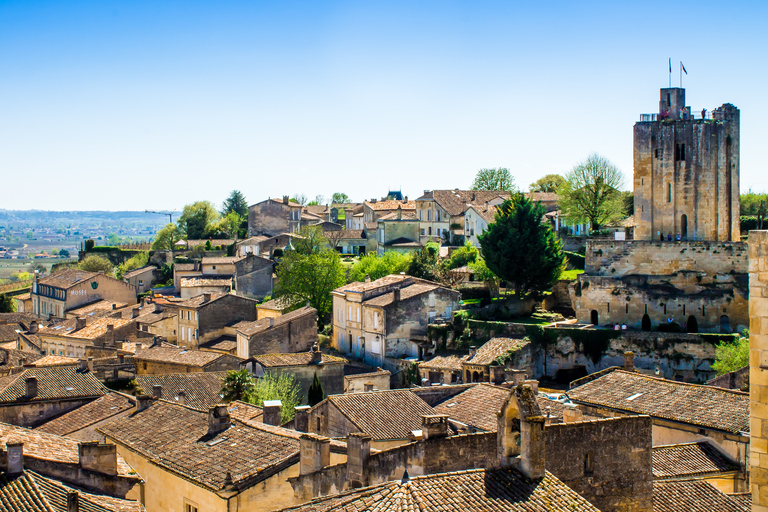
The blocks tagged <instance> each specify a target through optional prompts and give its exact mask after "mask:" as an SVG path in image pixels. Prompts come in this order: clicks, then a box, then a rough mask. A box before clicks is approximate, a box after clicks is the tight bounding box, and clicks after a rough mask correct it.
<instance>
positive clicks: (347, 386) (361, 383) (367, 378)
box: [328, 370, 392, 394]
mask: <svg viewBox="0 0 768 512" xmlns="http://www.w3.org/2000/svg"><path fill="white" fill-rule="evenodd" d="M391 375H392V374H391V373H390V372H389V371H387V370H380V371H377V372H373V373H358V374H355V375H345V376H344V393H361V392H363V391H365V386H366V385H367V384H371V385H372V386H373V389H375V390H378V391H383V390H386V389H389V388H390V386H389V378H390V376H391ZM328 394H330V393H328Z"/></svg>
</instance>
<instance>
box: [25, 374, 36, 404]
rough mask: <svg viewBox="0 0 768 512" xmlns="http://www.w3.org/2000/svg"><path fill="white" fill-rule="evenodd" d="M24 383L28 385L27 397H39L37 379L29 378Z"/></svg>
mask: <svg viewBox="0 0 768 512" xmlns="http://www.w3.org/2000/svg"><path fill="white" fill-rule="evenodd" d="M24 382H25V384H26V397H27V398H28V399H32V398H35V397H36V396H37V379H36V378H35V377H27V378H26V380H25V381H24Z"/></svg>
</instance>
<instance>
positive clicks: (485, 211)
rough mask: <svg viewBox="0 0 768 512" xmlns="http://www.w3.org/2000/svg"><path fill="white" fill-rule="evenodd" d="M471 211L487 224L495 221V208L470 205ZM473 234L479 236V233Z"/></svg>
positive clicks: (486, 205) (487, 205)
mask: <svg viewBox="0 0 768 512" xmlns="http://www.w3.org/2000/svg"><path fill="white" fill-rule="evenodd" d="M472 209H473V210H475V211H476V212H477V214H478V215H479V216H480V217H481V218H482V219H483V220H484V221H485V222H486V223H488V224H490V223H491V222H493V221H494V220H496V211H497V208H496V207H495V206H492V205H489V204H483V205H472ZM475 234H476V235H479V234H480V233H475Z"/></svg>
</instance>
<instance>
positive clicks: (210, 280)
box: [179, 277, 232, 288]
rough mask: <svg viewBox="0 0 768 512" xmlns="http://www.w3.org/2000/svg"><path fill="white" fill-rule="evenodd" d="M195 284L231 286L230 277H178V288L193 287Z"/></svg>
mask: <svg viewBox="0 0 768 512" xmlns="http://www.w3.org/2000/svg"><path fill="white" fill-rule="evenodd" d="M197 286H229V287H232V278H231V277H222V278H216V277H182V278H181V279H179V287H180V288H195V287H197Z"/></svg>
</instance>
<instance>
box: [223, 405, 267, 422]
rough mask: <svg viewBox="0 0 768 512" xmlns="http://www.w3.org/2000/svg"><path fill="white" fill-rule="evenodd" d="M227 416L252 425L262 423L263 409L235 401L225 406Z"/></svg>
mask: <svg viewBox="0 0 768 512" xmlns="http://www.w3.org/2000/svg"><path fill="white" fill-rule="evenodd" d="M227 408H228V409H229V415H230V417H231V418H232V419H234V420H237V421H240V422H242V423H245V424H246V425H251V424H252V423H262V419H263V416H264V409H263V408H261V407H259V406H258V405H253V404H249V403H246V402H241V401H240V400H235V401H232V402H230V403H229V405H228V406H227Z"/></svg>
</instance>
